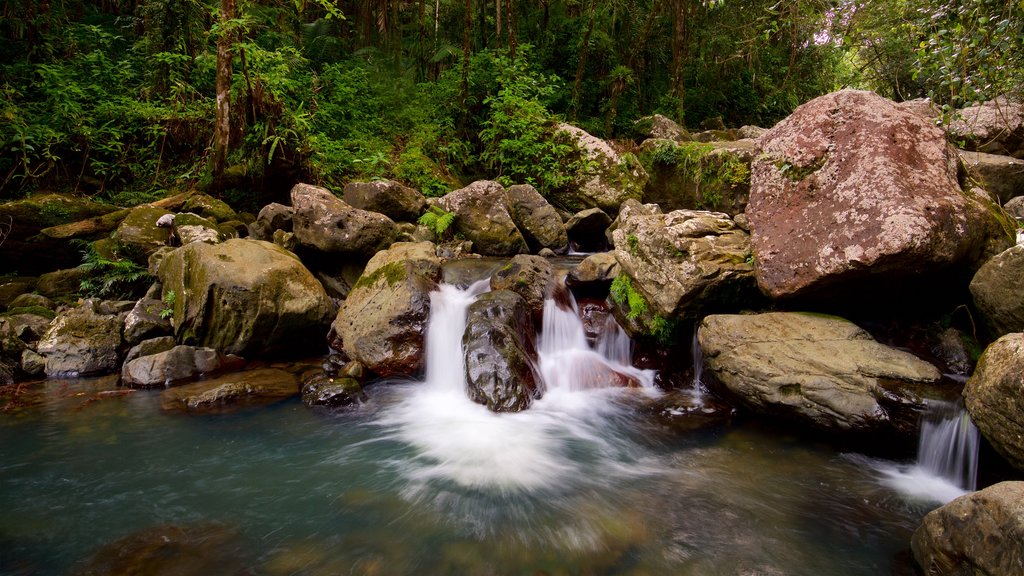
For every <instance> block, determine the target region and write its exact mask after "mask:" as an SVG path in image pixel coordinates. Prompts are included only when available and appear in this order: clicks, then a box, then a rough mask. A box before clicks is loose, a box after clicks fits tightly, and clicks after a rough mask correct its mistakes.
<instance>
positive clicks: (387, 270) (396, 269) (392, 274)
mask: <svg viewBox="0 0 1024 576" xmlns="http://www.w3.org/2000/svg"><path fill="white" fill-rule="evenodd" d="M405 278H406V272H405V266H404V265H403V264H402V263H401V262H391V263H388V264H385V265H383V266H381V267H380V268H377V269H376V270H374V271H373V272H372V273H371V274H369V275H363V276H360V277H359V280H357V281H356V285H355V287H356V288H366V287H370V286H373V285H374V284H376V283H377V281H378V280H380V279H384V281H385V282H387V283H388V286H394V285H395V284H398V283H399V282H401V281H403V280H405Z"/></svg>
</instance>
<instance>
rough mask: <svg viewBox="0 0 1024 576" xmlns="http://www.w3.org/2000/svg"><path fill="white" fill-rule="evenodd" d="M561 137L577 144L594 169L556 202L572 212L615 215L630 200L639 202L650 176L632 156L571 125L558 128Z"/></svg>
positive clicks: (573, 184) (581, 177) (563, 192)
mask: <svg viewBox="0 0 1024 576" xmlns="http://www.w3.org/2000/svg"><path fill="white" fill-rule="evenodd" d="M557 131H558V136H559V137H565V138H566V139H568V141H570V142H573V143H575V144H576V145H577V146H579V148H580V149H581V150H582V151H583V153H584V154H586V157H587V160H588V163H589V164H590V166H592V168H591V169H590V170H588V171H587V172H585V173H584V174H582V175H581V176H579V177H577V179H576V181H575V182H573V183H572V185H570V186H568V187H567V188H566V190H562V191H558V192H555V193H554V194H555V195H554V201H555V203H556V204H558V205H560V206H564V207H566V208H568V209H570V210H576V211H578V210H584V209H587V208H600V209H602V210H604V211H605V212H608V213H613V214H614V213H615V212H616V211H618V209H619V206H620V205H621V204H622V203H623V202H625V201H626V199H628V198H636V199H639V198H640V197H641V195H642V194H643V189H644V184H645V183H646V182H647V172H645V171H644V169H643V166H641V165H640V162H639V160H637V159H636V157H634V156H633V155H632V154H622V155H620V154H619V153H618V152H616V151H615V149H614V148H612V147H611V146H610V145H609V144H608V142H607V141H605V140H602V139H600V138H597V137H595V136H592V135H591V134H588V133H587V132H586V131H584V130H581V129H580V128H577V127H575V126H571V125H569V124H564V123H563V124H559V125H558V128H557Z"/></svg>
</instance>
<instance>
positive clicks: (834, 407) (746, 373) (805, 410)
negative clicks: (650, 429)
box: [698, 312, 941, 434]
mask: <svg viewBox="0 0 1024 576" xmlns="http://www.w3.org/2000/svg"><path fill="white" fill-rule="evenodd" d="M698 338H699V341H700V345H701V348H702V349H703V351H704V363H705V367H706V369H707V371H708V372H709V373H711V374H712V375H714V377H715V378H716V379H717V380H718V381H719V382H721V383H722V384H723V385H724V386H725V388H726V389H728V391H729V392H730V393H731V395H732V396H734V397H735V398H736V399H737V400H738V401H739V402H740V403H741V404H742V405H743V406H745V407H747V408H748V409H750V410H751V411H753V412H756V413H759V414H765V415H769V416H780V417H782V418H785V419H789V420H791V421H794V422H798V423H801V424H805V425H811V426H814V427H816V428H819V429H822V430H827V431H833V432H882V433H892V432H897V433H903V434H906V433H909V432H912V431H914V430H915V429H916V427H917V421H918V417H919V412H920V410H921V408H922V406H923V402H922V401H921V400H920V399H918V398H916V397H913V396H910V395H906V394H903V393H901V391H900V390H899V388H898V386H896V385H894V384H898V383H901V382H902V383H931V382H935V381H937V380H938V379H939V378H940V377H941V374H940V373H939V371H938V369H936V368H935V367H934V366H932V365H931V364H929V363H927V362H925V361H923V360H920V359H918V358H916V357H914V356H913V355H911V354H908V353H906V352H902V351H900V350H896V349H895V348H890V347H888V346H885V345H883V344H880V343H878V342H876V341H875V340H874V339H873V338H871V336H870V335H869V334H868V333H867V332H866V331H864V330H863V329H861V328H859V327H857V326H856V325H855V324H853V323H851V322H849V321H847V320H844V319H842V318H838V317H835V316H825V315H819V314H807V313H794V312H773V313H765V314H756V315H714V316H708V317H707V318H705V319H704V320H703V322H701V325H700V330H699V332H698Z"/></svg>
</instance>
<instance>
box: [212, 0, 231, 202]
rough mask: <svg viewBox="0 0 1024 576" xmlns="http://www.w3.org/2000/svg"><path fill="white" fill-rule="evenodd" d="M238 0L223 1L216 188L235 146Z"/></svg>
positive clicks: (215, 137)
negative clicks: (234, 66)
mask: <svg viewBox="0 0 1024 576" xmlns="http://www.w3.org/2000/svg"><path fill="white" fill-rule="evenodd" d="M234 18H235V0H220V25H221V29H220V34H219V36H218V37H217V78H216V89H217V107H216V114H215V120H214V129H213V156H212V158H211V164H212V165H211V168H212V170H211V171H212V175H213V182H214V186H215V187H220V186H221V185H222V184H223V179H224V168H225V167H226V164H227V157H228V147H229V146H230V144H231V39H232V36H233V34H232V27H233V26H232V20H234Z"/></svg>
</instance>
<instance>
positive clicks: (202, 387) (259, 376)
mask: <svg viewBox="0 0 1024 576" xmlns="http://www.w3.org/2000/svg"><path fill="white" fill-rule="evenodd" d="M298 394H299V382H298V380H297V379H296V378H295V376H293V375H291V374H290V373H288V372H285V371H284V370H279V369H277V368H262V369H259V370H248V371H245V372H235V373H232V374H227V375H225V376H221V377H219V378H213V379H210V380H203V381H202V382H196V383H194V384H186V385H184V386H178V387H176V388H169V389H167V390H164V391H163V392H161V393H160V406H161V408H163V409H164V410H183V411H185V412H193V413H208V412H225V411H231V410H235V409H239V408H245V407H252V406H265V405H267V404H272V403H274V402H279V401H281V400H284V399H286V398H291V397H293V396H296V395H298Z"/></svg>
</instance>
